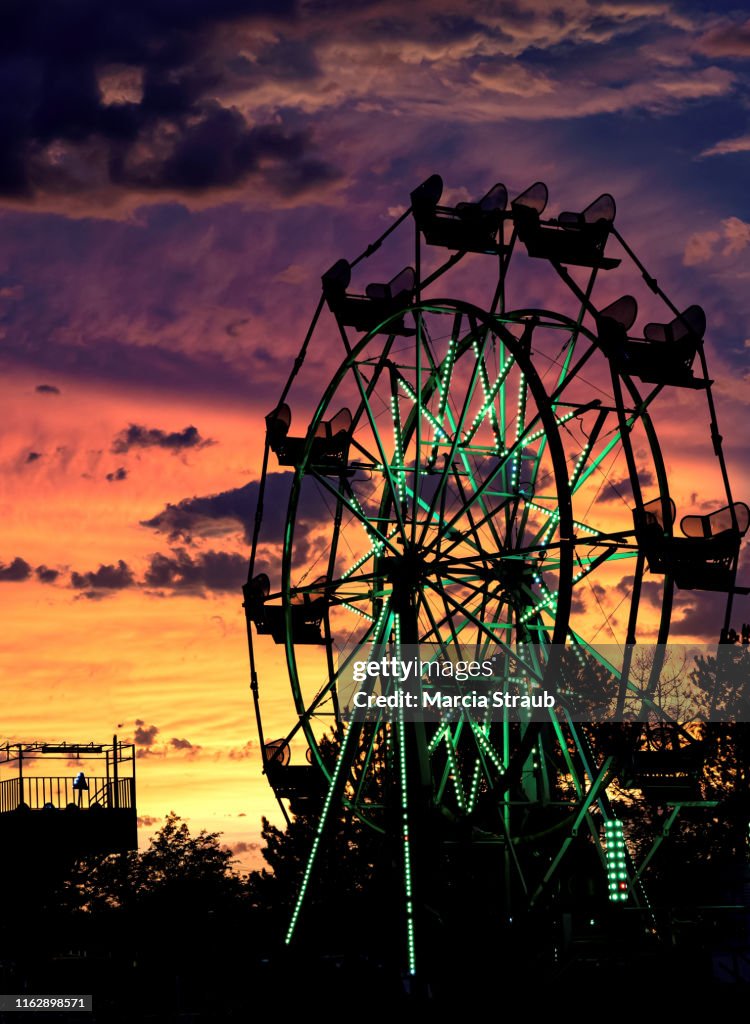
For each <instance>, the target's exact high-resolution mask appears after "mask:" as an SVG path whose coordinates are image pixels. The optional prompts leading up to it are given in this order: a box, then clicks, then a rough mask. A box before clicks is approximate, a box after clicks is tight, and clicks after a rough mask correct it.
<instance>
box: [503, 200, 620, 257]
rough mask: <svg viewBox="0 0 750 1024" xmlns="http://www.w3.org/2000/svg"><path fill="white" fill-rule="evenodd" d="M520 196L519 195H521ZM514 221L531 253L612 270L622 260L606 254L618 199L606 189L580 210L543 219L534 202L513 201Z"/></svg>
mask: <svg viewBox="0 0 750 1024" xmlns="http://www.w3.org/2000/svg"><path fill="white" fill-rule="evenodd" d="M519 199H520V197H519ZM512 206H513V221H514V224H515V227H516V230H517V232H518V237H519V238H520V239H521V241H522V242H523V244H524V245H525V246H526V251H527V252H528V254H529V256H532V257H534V258H536V259H546V260H549V261H550V262H551V263H564V264H566V265H568V264H569V265H572V266H576V267H592V268H594V267H596V268H597V269H599V270H613V269H614V268H615V267H619V265H620V260H617V259H611V258H609V257H606V256H605V255H604V247H605V245H606V242H607V238H608V237H609V233H610V230H611V228H612V224H613V223H614V219H615V201H614V199H613V198H612V196H611V195H609V193H604V194H603V195H601V196H599V197H598V198H597V199H595V200H594V201H593V203H590V204H589V205H588V206H587V207H586V208H585V210H582V211H581V212H580V213H570V212H565V213H561V214H560V215H559V217H558V218H557V220H550V221H545V222H543V221H542V220H540V216H539V213H538V211H537V210H536V209H535V208H534V207H533V206H531V205H529V204H525V203H520V202H519V201H518V200H516V201H514V203H513V204H512Z"/></svg>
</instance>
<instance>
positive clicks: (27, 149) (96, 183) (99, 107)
mask: <svg viewBox="0 0 750 1024" xmlns="http://www.w3.org/2000/svg"><path fill="white" fill-rule="evenodd" d="M293 7H294V5H293V3H292V0H273V2H270V0H269V2H263V0H253V3H252V4H247V3H246V2H244V0H192V2H191V3H189V4H178V5H173V4H166V5H165V4H146V5H136V6H135V7H134V6H133V5H132V4H130V3H128V2H126V0H112V2H110V3H107V4H106V5H97V4H94V3H87V4H83V5H80V6H79V8H77V11H76V17H75V18H71V17H70V15H69V13H66V11H64V10H63V9H62V8H60V7H59V5H56V4H55V3H52V2H50V0H37V2H33V3H31V4H28V5H26V6H25V7H22V8H19V9H18V11H17V12H15V14H14V17H13V18H12V19H10V20H9V21H8V20H6V24H5V25H4V31H3V57H2V58H0V82H1V83H2V86H3V94H4V95H5V96H6V97H8V102H7V103H6V104H5V109H4V115H3V117H2V119H0V195H2V196H4V197H6V198H7V199H9V200H13V201H15V202H17V203H19V202H26V203H31V202H35V203H37V205H43V206H45V207H47V208H50V207H55V206H58V205H65V204H66V202H67V205H68V206H69V205H70V200H71V198H75V197H76V196H78V195H81V194H86V195H87V196H88V198H89V200H94V199H95V200H96V205H98V207H99V208H100V209H101V210H102V211H106V210H108V209H111V208H112V207H113V206H116V204H117V203H118V201H121V200H122V198H123V197H124V196H126V195H127V194H128V193H130V194H131V195H135V194H137V195H139V196H140V197H141V201H143V200H144V199H145V200H148V198H149V197H154V198H157V197H159V198H160V199H161V198H163V197H164V196H165V195H166V196H173V195H175V194H182V195H187V196H189V195H192V194H198V195H201V194H204V193H213V192H221V190H222V189H223V188H225V187H232V186H237V185H240V184H243V183H245V182H249V181H252V182H253V184H254V185H255V187H256V188H257V189H258V191H265V192H266V193H267V194H270V195H274V194H276V195H280V196H282V197H283V196H285V195H287V194H288V193H290V192H305V191H308V190H309V189H311V188H314V187H315V185H316V184H318V183H320V182H326V181H329V180H331V179H332V178H335V176H336V172H335V170H334V169H333V168H332V167H330V166H329V165H328V164H327V163H326V162H325V161H324V160H323V159H321V158H320V156H318V155H317V154H316V152H315V145H314V142H313V140H312V139H311V137H310V135H309V133H308V132H307V130H306V129H305V128H304V127H302V126H299V125H296V126H287V125H284V124H283V123H281V119H280V118H278V117H273V116H271V115H270V114H267V115H266V116H265V117H261V118H258V117H253V118H246V117H245V115H244V114H243V113H242V112H241V111H240V110H239V109H238V108H237V107H236V105H235V104H234V103H233V102H232V99H231V97H228V96H222V97H221V98H217V94H218V93H225V92H226V90H225V89H222V88H221V87H222V80H223V79H224V78H226V75H227V69H226V67H225V64H226V63H228V59H229V55H228V54H227V55H225V54H223V53H222V52H220V50H221V46H220V44H219V42H217V41H218V40H221V38H222V32H224V34H225V37H226V38H227V39H228V40H231V41H234V42H235V45H236V33H235V32H233V31H229V30H228V26H229V25H231V24H241V25H243V26H245V28H246V31H249V32H251V33H252V32H254V31H256V29H255V26H256V25H258V24H259V23H260V22H261V21H262V22H263V23H264V24H274V23H275V24H277V25H279V24H280V23H281V22H282V21H283V20H284V19H287V18H289V17H290V15H291V14H292V11H293ZM40 25H43V26H44V28H43V30H40V28H39V26H40ZM234 59H235V60H238V59H240V58H239V55H237V54H235V58H234Z"/></svg>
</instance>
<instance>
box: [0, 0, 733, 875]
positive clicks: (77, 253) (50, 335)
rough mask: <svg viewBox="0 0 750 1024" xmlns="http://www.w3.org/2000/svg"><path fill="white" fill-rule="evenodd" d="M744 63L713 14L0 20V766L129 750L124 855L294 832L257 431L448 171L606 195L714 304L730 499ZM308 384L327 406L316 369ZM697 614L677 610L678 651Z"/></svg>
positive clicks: (681, 409) (577, 194) (16, 9)
mask: <svg viewBox="0 0 750 1024" xmlns="http://www.w3.org/2000/svg"><path fill="white" fill-rule="evenodd" d="M458 10H460V12H461V13H460V14H459V13H456V12H457V11H458ZM749 59H750V20H748V18H747V14H746V12H742V11H741V10H739V9H738V8H737V7H735V6H733V5H731V4H729V5H725V4H714V5H713V10H712V12H711V13H706V11H705V9H704V5H701V4H698V3H674V4H669V3H651V2H642V3H635V2H623V3H618V2H602V3H595V2H584V0H571V2H567V3H565V4H561V5H560V6H559V7H553V6H552V5H551V4H550V3H548V2H547V0H536V2H529V0H523V2H520V3H514V2H497V3H495V2H492V0H481V2H478V0H465V2H464V3H462V4H460V5H457V4H455V3H454V4H450V3H447V2H445V0H413V2H411V3H403V2H401V3H395V2H393V0H367V2H362V3H356V2H355V3H341V2H339V0H320V2H315V0H308V2H296V3H295V2H291V0H267V2H263V0H258V2H255V0H127V2H126V0H111V2H108V3H100V2H97V0H71V2H66V0H25V2H23V3H21V2H16V0H10V2H7V3H6V4H5V5H4V7H3V12H2V14H0V82H1V83H2V96H3V101H2V104H1V105H0V204H1V208H0V227H1V230H0V359H2V370H3V372H2V379H1V381H0V389H1V390H2V409H3V430H2V435H1V439H0V462H1V465H2V478H1V481H2V483H1V486H2V494H1V496H0V509H1V510H2V518H3V526H4V528H3V532H2V540H1V541H0V595H1V597H2V601H3V609H4V614H3V624H4V628H3V637H2V642H1V647H0V649H1V651H2V657H1V660H0V666H1V669H2V675H3V680H4V688H3V694H4V696H3V698H2V712H3V714H2V720H1V723H0V740H2V742H5V741H7V740H10V741H19V740H29V741H31V740H43V739H44V740H63V739H66V740H69V741H73V742H76V741H78V742H87V741H90V740H97V741H108V740H110V739H111V737H112V734H113V733H115V732H117V733H118V735H119V736H120V738H121V739H126V740H129V741H134V742H135V743H136V744H137V747H138V754H139V758H138V779H139V814H140V815H141V817H142V832H141V843H142V844H143V842H144V840H145V837H146V836H147V835H149V834H150V833H151V832H152V831H153V829H154V827H156V826H158V822H159V820H160V819H161V818H162V817H163V816H164V814H165V813H166V812H168V811H169V810H172V809H173V810H175V811H176V812H178V813H179V814H181V815H182V816H184V817H186V818H187V819H189V823H190V826H191V828H193V829H199V828H203V827H205V828H208V829H211V830H218V831H222V832H224V833H225V841H226V842H227V843H228V844H229V845H230V846H231V847H232V848H233V849H235V850H236V852H237V853H238V855H239V856H240V858H241V859H242V861H243V863H245V864H251V863H255V862H257V850H256V846H257V843H258V839H259V831H260V817H261V815H262V814H263V813H267V814H271V815H272V817H274V820H277V821H278V820H279V815H278V812H277V810H275V804H274V801H273V798H272V795H271V792H270V789H269V788H268V786H267V784H266V783H265V780H264V779H263V778H262V777H261V774H260V758H259V752H258V746H257V737H256V733H255V726H254V721H253V718H252V706H251V701H250V694H249V690H248V678H249V672H248V666H247V644H246V638H245V625H244V617H243V612H242V607H241V595H240V590H239V588H240V586H241V583H242V582H243V580H244V577H245V575H246V571H247V558H248V551H249V545H248V531H249V529H250V526H251V520H252V515H253V511H254V505H255V497H256V495H257V486H256V482H257V479H258V476H259V473H260V462H261V457H262V434H263V415H264V414H265V413H266V412H268V411H269V409H270V408H271V407H272V406H273V405H274V404H275V401H276V398H277V395H278V393H279V392H280V390H281V387H282V385H283V382H284V380H285V378H286V376H287V373H288V371H289V368H290V363H291V360H292V359H293V357H294V355H295V354H296V352H297V350H298V348H299V346H300V343H301V340H302V337H303V336H304V332H305V330H306V327H307V324H308V322H309V320H310V317H311V315H312V312H313V310H314V308H315V304H316V302H317V298H318V295H319V288H320V274H321V273H322V272H323V271H324V270H326V269H327V268H328V267H329V266H330V265H331V264H332V263H333V262H334V261H335V260H336V259H338V258H339V257H341V256H346V257H349V258H353V257H355V256H356V255H357V254H358V253H360V252H361V251H362V249H364V247H365V246H366V244H367V243H368V242H370V241H372V240H373V239H374V238H376V237H377V236H378V235H379V234H380V233H381V232H382V231H383V230H385V228H386V227H387V226H388V224H389V223H390V221H391V220H392V219H393V218H394V217H395V216H397V215H398V214H399V213H401V212H402V211H403V210H404V209H405V207H406V206H407V205H408V201H409V193H410V191H411V190H412V189H413V188H414V187H415V186H416V185H417V184H419V183H420V182H421V181H422V180H424V179H425V178H426V177H427V176H428V175H429V174H431V173H434V172H438V173H440V174H441V175H442V176H443V178H444V180H445V182H446V186H447V192H446V195H445V197H444V198H445V199H446V200H448V201H452V200H460V199H467V198H476V197H478V196H480V195H482V194H483V193H484V192H485V191H486V190H487V188H489V186H490V185H492V184H493V183H494V182H495V181H498V180H500V181H503V182H505V183H506V184H507V185H508V188H509V191H510V193H511V195H514V194H516V193H517V192H519V191H521V190H522V189H523V188H524V187H525V186H527V185H528V184H530V183H531V182H532V181H535V180H537V179H542V180H543V181H545V182H546V183H547V185H548V186H549V190H550V205H549V211H550V213H553V214H554V213H557V212H558V211H560V210H562V209H567V210H576V209H581V208H582V207H584V206H585V205H586V204H587V203H588V202H589V201H590V200H591V199H593V198H594V197H595V196H596V195H598V194H599V193H600V192H603V191H609V192H611V193H612V194H613V195H614V196H615V198H616V199H617V203H618V215H617V225H618V227H619V229H620V231H621V232H622V233H623V235H624V236H625V237H626V238H627V239H628V241H629V243H630V244H631V245H632V246H633V248H634V249H635V250H636V251H637V252H638V253H639V254H640V255H641V257H642V258H643V259H644V260H645V261H646V263H647V265H648V267H649V269H650V270H651V272H652V273H653V274H655V275H656V276H657V277H658V279H659V283H660V284H661V285H662V287H664V288H665V290H666V291H667V292H668V293H669V294H670V296H672V297H673V299H674V300H675V301H676V302H677V304H678V305H680V306H681V307H683V306H687V305H689V304H690V303H698V304H700V305H702V306H703V307H704V308H705V310H706V313H707V317H708V324H709V329H708V332H707V351H708V357H709V365H710V369H711V376H712V377H713V378H714V379H715V381H716V386H715V391H714V394H715V398H716V401H717V405H718V410H719V420H720V425H721V428H722V432H723V434H724V439H725V453H726V456H727V460H728V464H729V469H730V473H731V476H732V482H733V488H734V492H735V496H736V497H737V498H739V499H745V500H747V499H748V497H750V472H749V471H748V468H747V455H748V447H749V446H748V441H747V424H748V414H749V413H750V409H749V406H750V388H748V380H747V353H748V349H749V348H750V326H749V325H748V314H750V297H749V296H750V288H748V281H749V279H750V263H749V262H748V254H749V253H750V194H749V193H748V184H747V183H748V178H749V177H750V173H749V172H750V168H749V166H748V162H749V160H750V118H749V117H748V109H749V103H748V100H749V96H748V83H749V82H750V67H749V66H748V60H749ZM397 269H399V267H395V268H394V270H397ZM550 287H552V286H550ZM555 287H557V286H556V285H555ZM311 360H312V361H313V365H314V366H317V367H318V368H319V384H320V387H321V388H322V386H323V384H324V383H325V381H326V379H327V378H326V374H327V373H328V372H329V371H331V370H332V364H331V362H330V356H329V353H328V352H326V351H311ZM313 397H315V396H314V395H312V394H311V396H310V398H311V400H312V398H313ZM669 413H670V414H669V415H664V414H663V413H662V415H661V417H660V418H658V424H657V425H658V427H659V430H660V435H661V436H663V438H664V441H665V451H666V455H667V463H668V468H669V471H670V487H671V490H672V492H673V496H674V497H675V500H676V502H677V504H678V506H679V508H680V512H681V513H685V512H691V511H696V510H704V509H705V507H706V506H707V505H710V503H711V499H712V497H713V493H714V492H715V494H716V495H717V496H718V497H719V498H720V492H719V490H718V486H716V485H715V482H716V481H717V480H718V477H717V474H716V471H715V465H714V463H713V460H712V456H711V447H710V440H709V433H708V419H707V414H706V411H705V402H704V401H703V399H702V398H701V399H700V401H699V399H698V398H696V393H695V392H683V393H681V394H679V395H676V396H675V398H674V402H673V405H672V406H671V407H670V410H669ZM719 503H720V502H719ZM748 575H749V576H750V571H748ZM701 602H703V603H701ZM710 607H713V606H711V605H710V600H709V599H707V598H706V597H705V596H701V595H697V594H695V593H689V592H684V593H681V594H678V600H677V605H676V612H675V622H676V623H677V631H678V633H679V635H680V638H681V639H682V638H684V637H685V636H691V637H695V636H700V635H701V634H700V630H699V629H698V628H697V625H696V624H697V623H699V622H701V620H702V619H703V617H704V616H705V615H706V614H708V613H707V611H706V609H709V610H710ZM743 617H744V619H748V618H750V607H749V606H748V603H747V598H740V599H739V600H738V605H737V613H736V616H735V619H736V622H737V623H738V624H739V623H740V622H741V621H743ZM680 621H682V622H683V627H682V628H680V626H679V622H680ZM711 639H715V637H711ZM274 656H276V655H274V653H273V652H269V658H272V657H274ZM278 666H279V667H278V672H277V674H276V676H275V678H273V679H272V681H271V683H270V685H271V688H272V692H271V694H270V696H269V704H270V708H271V715H272V716H273V714H274V710H273V709H274V699H275V698H274V691H273V687H275V686H278V687H279V688H280V689H283V688H284V686H285V681H284V673H283V671H282V668H281V659H280V657H279V658H278ZM266 677H267V678H268V677H269V671H268V670H267V672H266ZM285 724H287V723H282V722H281V721H279V729H278V731H279V733H282V732H283V731H284V725H285Z"/></svg>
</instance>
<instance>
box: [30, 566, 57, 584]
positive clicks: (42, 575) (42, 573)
mask: <svg viewBox="0 0 750 1024" xmlns="http://www.w3.org/2000/svg"><path fill="white" fill-rule="evenodd" d="M34 572H35V573H36V578H37V579H38V580H39V582H40V583H54V582H55V580H56V579H57V578H58V576H59V575H60V571H59V569H49V568H47V566H46V565H38V566H37V567H36V569H35V570H34Z"/></svg>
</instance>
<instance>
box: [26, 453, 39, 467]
mask: <svg viewBox="0 0 750 1024" xmlns="http://www.w3.org/2000/svg"><path fill="white" fill-rule="evenodd" d="M42 454H43V453H42V452H29V454H28V455H27V456H26V465H28V464H29V463H30V462H36V460H37V459H41V457H42Z"/></svg>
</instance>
